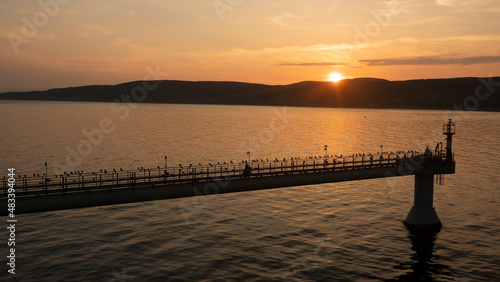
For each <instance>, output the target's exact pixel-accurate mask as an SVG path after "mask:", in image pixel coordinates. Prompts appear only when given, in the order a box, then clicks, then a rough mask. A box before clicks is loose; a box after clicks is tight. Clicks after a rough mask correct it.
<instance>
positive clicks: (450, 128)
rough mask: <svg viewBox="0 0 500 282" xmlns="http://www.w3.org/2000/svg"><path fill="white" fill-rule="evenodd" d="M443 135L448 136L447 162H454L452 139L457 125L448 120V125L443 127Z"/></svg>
mask: <svg viewBox="0 0 500 282" xmlns="http://www.w3.org/2000/svg"><path fill="white" fill-rule="evenodd" d="M443 134H444V135H446V161H447V162H451V161H453V154H452V152H451V138H452V136H453V134H455V124H454V123H453V122H452V121H451V118H450V119H449V120H448V123H447V124H445V125H443Z"/></svg>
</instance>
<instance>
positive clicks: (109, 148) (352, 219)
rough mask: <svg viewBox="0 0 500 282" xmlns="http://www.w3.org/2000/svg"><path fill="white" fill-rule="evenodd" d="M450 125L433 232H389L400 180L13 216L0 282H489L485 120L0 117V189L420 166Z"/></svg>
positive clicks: (230, 110)
mask: <svg viewBox="0 0 500 282" xmlns="http://www.w3.org/2000/svg"><path fill="white" fill-rule="evenodd" d="M450 118H452V119H453V122H454V123H455V125H456V134H455V135H454V136H453V147H452V148H453V152H454V156H455V160H456V174H452V175H446V176H443V179H444V181H443V183H442V185H437V184H436V185H435V187H434V188H435V192H434V206H435V209H436V211H437V214H438V216H439V218H440V220H441V222H442V224H443V227H442V228H441V230H440V231H438V232H433V233H428V232H424V233H420V232H414V231H411V230H408V229H407V228H406V227H405V226H404V225H403V223H402V221H403V220H404V218H405V217H406V215H407V214H408V212H409V210H410V208H411V206H412V201H413V185H414V177H412V176H405V177H391V178H383V179H373V180H363V181H349V182H339V183H329V184H320V185H309V186H300V187H287V188H279V189H272V190H264V191H253V192H243V193H234V194H222V195H211V196H205V197H193V198H182V199H169V200H161V201H151V202H140V203H131V204H122V205H112V206H102V207H91V208H83V209H73V210H62V211H53V212H44V213H34V214H19V215H17V216H16V219H17V220H18V222H17V223H16V225H15V226H16V233H15V242H16V245H15V258H16V261H15V274H10V273H8V272H7V271H8V269H9V268H10V267H9V266H8V265H7V258H6V257H7V256H8V255H9V249H10V247H8V246H7V242H8V238H9V233H8V230H7V229H6V228H7V227H8V223H7V222H6V220H5V219H6V217H4V220H2V223H1V225H3V227H2V226H0V227H1V228H0V230H1V231H0V257H1V260H0V262H1V265H2V267H1V268H0V269H1V271H2V272H3V273H2V274H1V275H0V280H2V281H117V282H118V281H119V282H122V281H500V280H499V279H500V235H499V234H500V205H499V200H500V174H499V173H498V170H499V169H500V113H494V112H476V111H454V112H452V111H441V110H411V109H408V110H406V109H332V108H299V107H260V106H227V105H181V104H179V105H175V104H131V103H130V104H123V103H122V104H113V103H88V102H40V101H0V122H1V131H0V137H1V138H0V160H1V161H0V172H1V173H0V177H3V176H6V175H7V173H8V171H7V169H8V168H15V169H16V173H17V174H19V175H24V174H27V175H31V174H33V173H40V174H42V173H45V170H46V167H45V162H47V171H48V173H49V175H50V174H56V173H57V170H62V169H65V170H74V171H76V170H79V171H81V170H83V171H98V170H100V169H108V170H111V169H119V168H122V169H137V167H144V168H146V167H148V168H156V167H157V166H163V165H165V164H166V165H168V166H178V165H179V164H183V165H189V164H198V163H208V162H212V163H216V162H221V163H222V162H229V161H233V162H241V161H242V160H247V159H248V157H251V159H255V160H265V159H268V158H269V159H274V158H280V159H281V158H290V157H314V156H321V155H324V154H325V153H327V154H331V155H334V154H335V155H339V154H343V155H351V154H356V153H373V154H375V153H377V152H380V151H386V152H396V151H410V150H413V151H419V152H423V151H424V150H425V149H426V148H427V146H428V147H429V148H430V150H431V151H433V150H434V148H435V147H436V145H437V144H438V143H439V142H444V138H445V135H443V132H442V126H443V124H445V123H446V122H448V119H450ZM325 145H326V147H325ZM325 149H326V150H325ZM165 156H166V157H167V158H165Z"/></svg>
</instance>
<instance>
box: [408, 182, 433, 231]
mask: <svg viewBox="0 0 500 282" xmlns="http://www.w3.org/2000/svg"><path fill="white" fill-rule="evenodd" d="M433 198H434V175H433V174H429V175H425V174H416V175H415V191H414V199H413V201H414V202H413V207H412V208H411V209H410V212H409V213H408V215H407V216H406V219H405V220H404V224H405V225H406V226H408V227H411V228H419V229H422V228H424V229H439V228H441V226H442V224H441V221H440V220H439V217H438V215H437V213H436V210H435V209H434V204H433Z"/></svg>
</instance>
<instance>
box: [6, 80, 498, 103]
mask: <svg viewBox="0 0 500 282" xmlns="http://www.w3.org/2000/svg"><path fill="white" fill-rule="evenodd" d="M145 83H147V84H145ZM153 86H156V87H153ZM145 87H146V88H149V89H151V90H146V88H145ZM476 92H477V93H478V94H476ZM127 96H128V98H127ZM124 97H125V98H124ZM127 99H129V100H130V101H131V102H142V103H177V104H222V105H266V106H299V107H335V108H411V109H453V108H454V105H462V108H465V109H469V110H470V109H472V110H474V109H477V110H482V111H500V77H493V78H469V77H467V78H450V79H421V80H407V81H388V80H383V79H374V78H356V79H346V80H342V81H340V82H337V83H333V82H318V81H304V82H299V83H294V84H290V85H264V84H255V83H242V82H217V81H197V82H195V81H177V80H161V81H146V82H145V81H134V82H127V83H123V84H118V85H112V86H111V85H92V86H81V87H70V88H60V89H50V90H46V91H30V92H8V93H0V100H39V101H86V102H113V101H123V100H127ZM455 107H457V106H455ZM476 107H477V108H476Z"/></svg>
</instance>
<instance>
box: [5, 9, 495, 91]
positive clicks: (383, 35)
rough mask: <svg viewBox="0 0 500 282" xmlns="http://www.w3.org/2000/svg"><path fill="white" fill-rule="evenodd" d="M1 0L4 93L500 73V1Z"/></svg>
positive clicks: (492, 74) (439, 76)
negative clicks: (156, 77)
mask: <svg viewBox="0 0 500 282" xmlns="http://www.w3.org/2000/svg"><path fill="white" fill-rule="evenodd" d="M40 3H45V4H44V5H41V4H39V2H38V1H3V2H2V3H1V4H0V17H1V18H2V21H1V23H0V36H2V37H3V38H2V40H1V41H0V74H1V75H0V91H10V90H42V89H48V88H55V87H68V86H78V85H88V84H117V83H121V82H126V81H131V80H141V79H144V78H145V77H146V76H147V75H148V71H147V70H146V68H148V67H149V68H150V69H157V68H159V69H160V70H161V72H162V73H168V75H166V76H164V77H163V78H165V79H179V80H230V81H244V82H258V83H266V84H289V83H294V82H299V81H304V80H318V81H319V80H327V79H328V76H329V74H330V73H332V72H339V73H341V74H342V75H343V76H344V77H348V78H354V77H377V78H385V79H389V80H405V79H415V78H444V77H462V76H498V75H500V72H499V71H498V70H499V69H500V21H499V20H498V19H499V18H500V1H498V0H483V1H479V0H477V1H476V0H419V1H417V0H406V1H405V0H399V1H398V0H389V1H373V0H357V1H345V0H313V1H298V0H278V1H257V0H253V1H251V0H209V1H200V0H172V1H163V0H144V1H139V0H108V1H81V0H41V1H40Z"/></svg>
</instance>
